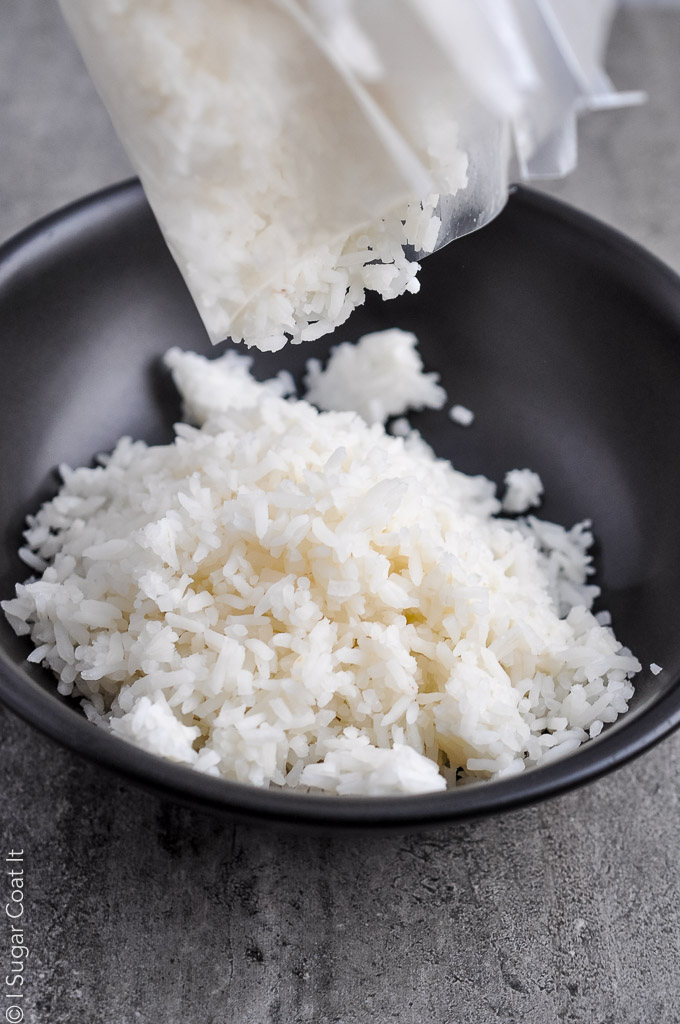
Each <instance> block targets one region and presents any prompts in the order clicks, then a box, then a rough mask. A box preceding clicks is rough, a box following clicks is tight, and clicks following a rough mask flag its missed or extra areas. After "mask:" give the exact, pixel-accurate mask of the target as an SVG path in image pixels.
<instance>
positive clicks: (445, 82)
mask: <svg viewBox="0 0 680 1024" xmlns="http://www.w3.org/2000/svg"><path fill="white" fill-rule="evenodd" d="M60 4H61V7H62V9H63V12H64V15H65V17H66V20H67V22H68V23H69V25H70V27H71V30H72V32H73V35H74V36H75V38H76V41H77V43H78V45H79V47H80V49H81V51H82V53H83V56H84V58H85V61H86V63H87V65H88V68H89V70H90V73H91V75H92V78H93V79H94V81H95V84H96V85H97V87H98V89H99V92H100V95H101V96H102V99H103V101H104V103H105V105H106V107H107V109H108V111H109V114H110V116H111V119H112V121H113V124H114V126H115V128H116V131H117V132H118V135H119V137H120V139H121V141H122V143H123V145H124V146H125V147H126V149H127V152H128V154H129V156H130V158H131V161H132V163H133V165H134V167H135V169H136V170H137V172H138V174H139V176H140V179H141V181H142V184H143V186H144V189H145V191H146V194H147V197H148V199H149V202H150V204H151V206H152V208H153V210H154V213H155V215H156V217H157V219H158V222H159V225H160V228H161V230H162V232H163V234H164V236H165V239H166V241H167V243H168V246H169V248H170V250H171V251H172V253H173V255H174V257H175V260H176V262H177V264H178V266H179V268H180V270H181V272H182V274H183V276H184V278H185V280H186V283H187V285H188V287H189V290H190V292H191V294H192V296H193V298H194V301H195V303H196V305H197V307H198V310H199V312H200V314H201V317H202V319H203V322H204V324H205V327H206V330H207V331H208V334H209V335H210V337H211V339H212V340H213V341H215V342H216V341H220V340H222V339H223V338H225V337H227V336H228V335H231V336H232V337H233V338H234V339H236V340H244V341H245V342H246V343H247V344H254V345H257V346H258V347H260V348H264V349H276V348H280V347H281V346H282V345H284V344H285V343H286V342H287V341H289V340H292V341H294V342H298V341H304V340H308V339H312V338H315V337H319V336H321V335H322V334H325V333H327V332H328V331H331V330H333V329H334V328H335V327H337V326H338V325H339V324H341V323H342V322H343V321H344V320H346V319H347V317H348V316H349V315H350V313H351V311H352V309H353V308H355V306H357V305H359V304H360V303H361V302H363V300H364V295H365V292H366V290H367V289H372V290H375V291H377V292H379V294H380V295H382V296H383V298H390V297H392V296H395V295H398V294H401V293H402V292H404V291H406V290H410V291H415V290H417V287H418V282H417V270H418V266H417V264H416V263H414V262H413V259H414V258H415V257H416V256H417V257H418V258H419V257H420V256H421V255H426V254H427V253H430V252H433V251H434V250H435V249H437V248H440V247H441V246H442V245H444V244H446V243H447V242H449V241H451V240H452V239H454V238H457V237H459V236H460V235H463V234H466V233H467V232H469V231H472V230H475V229H477V228H479V227H482V226H483V225H484V224H486V223H487V222H488V221H489V220H491V219H492V218H493V217H494V216H496V214H497V213H499V212H500V210H501V209H502V208H503V206H504V205H505V202H506V200H507V195H508V184H509V183H510V182H512V181H517V180H531V179H533V178H538V177H544V176H559V175H564V174H566V173H568V172H569V171H570V170H571V169H573V167H574V166H575V164H576V157H577V150H576V143H577V134H576V120H577V116H578V114H579V113H580V112H581V111H583V110H586V109H591V108H601V107H607V106H616V105H621V104H623V103H630V102H635V101H638V100H639V99H640V97H639V96H638V95H637V94H618V93H616V92H615V90H614V88H613V86H612V84H611V82H610V81H609V79H608V77H607V75H606V73H605V71H604V69H603V65H602V60H603V53H604V47H605V43H606V39H607V36H608V31H609V26H610V22H611V17H612V13H613V10H614V3H613V2H612V0H474V2H472V0H191V3H182V2H180V0H60Z"/></svg>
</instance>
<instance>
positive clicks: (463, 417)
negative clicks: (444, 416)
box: [449, 405, 475, 427]
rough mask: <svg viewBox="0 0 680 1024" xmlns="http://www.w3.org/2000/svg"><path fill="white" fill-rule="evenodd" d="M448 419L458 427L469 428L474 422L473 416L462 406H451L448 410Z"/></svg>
mask: <svg viewBox="0 0 680 1024" xmlns="http://www.w3.org/2000/svg"><path fill="white" fill-rule="evenodd" d="M449 418H450V419H451V420H453V422H454V423H457V424H458V425H459V426H460V427H471V426H472V424H473V423H474V421H475V414H474V413H473V411H472V409H467V408H466V407H465V406H464V405H452V406H451V408H450V409H449Z"/></svg>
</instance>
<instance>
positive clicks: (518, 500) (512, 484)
mask: <svg viewBox="0 0 680 1024" xmlns="http://www.w3.org/2000/svg"><path fill="white" fill-rule="evenodd" d="M542 495H543V482H542V480H541V478H540V476H539V475H538V473H534V472H533V470H531V469H511V470H509V472H507V473H506V474H505V494H504V495H503V511H504V512H509V513H511V514H515V515H517V514H519V513H522V512H526V511H527V510H528V509H530V508H535V507H536V506H537V505H540V504H541V497H542Z"/></svg>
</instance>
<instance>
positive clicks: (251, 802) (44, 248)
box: [0, 178, 680, 832]
mask: <svg viewBox="0 0 680 1024" xmlns="http://www.w3.org/2000/svg"><path fill="white" fill-rule="evenodd" d="M513 193H514V196H513V205H515V206H517V205H520V206H523V207H526V208H527V209H530V210H533V211H534V212H535V213H538V214H539V215H540V216H543V217H545V218H546V219H548V220H549V221H552V222H553V223H555V224H560V225H561V226H565V225H566V226H568V227H570V228H572V229H574V230H575V231H577V232H578V233H579V234H580V235H581V236H585V237H588V238H589V240H590V242H591V243H596V244H597V245H599V246H600V249H601V250H602V251H603V253H606V255H607V257H608V258H609V259H610V260H612V261H619V260H621V261H623V262H624V263H625V264H627V265H628V267H629V268H630V269H631V270H633V269H634V271H635V275H636V280H637V284H638V288H639V289H640V290H644V291H645V292H646V293H647V295H648V297H650V299H651V300H653V302H654V304H655V308H657V309H659V310H660V309H666V310H667V311H668V312H669V313H671V314H672V315H673V318H674V319H677V320H678V323H679V324H680V277H678V276H677V275H676V274H675V273H674V272H673V271H672V270H671V269H670V268H669V267H668V266H666V265H665V264H664V263H662V262H661V261H660V260H658V259H657V258H656V257H655V256H653V255H652V254H651V253H650V252H648V251H647V250H646V249H644V248H643V247H642V246H640V245H638V244H637V243H635V242H633V241H632V240H631V239H629V238H627V237H626V236H625V235H623V234H621V233H620V232H618V231H616V230H614V229H613V228H610V227H608V226H607V225H605V224H603V223H602V222H600V221H598V220H596V219H594V218H592V217H590V216H589V215H587V214H585V213H582V212H580V211H578V210H576V209H574V208H572V207H570V206H568V205H567V204H565V203H563V202H561V201H559V200H557V199H554V198H552V197H549V196H545V195H542V194H540V193H537V192H533V191H532V190H530V189H526V188H523V187H519V188H516V189H513ZM143 204H144V193H143V191H142V188H141V185H140V184H139V181H138V180H137V179H136V178H133V179H129V180H127V181H123V182H120V183H118V184H115V185H112V186H109V187H108V188H105V189H102V190H100V191H98V192H95V193H93V194H92V195H89V196H85V197H84V198H82V199H79V200H77V201H76V202H74V203H71V204H69V205H68V206H65V207H63V208H62V209H60V210H57V211H56V212H54V213H52V214H50V215H49V216H47V217H45V218H43V219H41V220H39V221H37V222H36V223H35V224H33V225H31V226H30V227H28V228H26V229H25V230H24V231H22V232H20V233H19V234H18V235H15V236H14V237H13V238H11V239H10V240H9V241H8V242H6V243H5V244H4V245H2V246H1V247H0V289H2V288H3V287H6V286H7V285H8V284H9V283H10V280H11V277H12V276H13V273H14V272H15V271H16V270H17V269H18V267H19V266H21V265H26V264H30V263H31V262H33V261H34V260H36V259H40V258H44V257H49V256H50V255H53V254H54V252H55V250H57V251H58V249H59V246H60V242H61V240H62V239H63V238H65V237H66V236H67V235H71V236H72V235H73V233H79V232H80V231H81V230H83V229H85V228H88V229H92V228H96V227H97V226H98V224H104V223H106V222H107V221H108V220H110V218H111V217H115V216H116V215H117V214H118V213H120V212H123V211H126V212H129V211H130V210H132V209H133V208H134V206H135V205H139V206H140V208H141V207H142V205H143ZM0 700H2V702H3V703H4V704H5V705H6V706H7V707H8V708H10V709H11V710H12V711H14V712H15V713H16V714H18V715H19V716H20V717H21V718H23V719H24V720H25V721H26V722H28V723H29V724H30V725H32V726H34V727H35V728H37V729H38V730H40V731H41V732H42V733H44V734H45V735H47V736H49V737H51V738H52V739H53V740H55V741H57V742H58V743H60V744H61V745H63V746H65V747H67V748H68V749H70V750H71V751H73V752H74V753H75V754H77V755H79V756H81V757H83V758H85V759H87V760H88V761H90V762H94V763H95V764H96V765H98V766H100V767H103V768H105V769H108V770H109V771H112V772H114V773H115V774H117V775H119V776H122V777H123V778H126V779H128V780H130V781H132V782H135V783H137V784H139V785H143V786H145V787H146V788H149V789H152V790H154V791H155V792H156V793H158V794H159V795H161V796H163V797H166V798H170V799H173V800H177V801H180V802H182V803H184V804H187V805H190V806H193V807H200V808H203V809H205V810H208V811H213V812H219V813H226V814H229V815H231V816H232V817H235V818H239V819H241V820H250V821H254V822H259V823H263V824H264V823H268V824H275V825H279V826H302V825H304V826H309V827H312V828H321V829H324V830H333V829H343V830H346V831H348V830H353V829H354V830H367V829H380V830H383V831H387V830H393V831H401V832H404V831H407V830H414V829H420V828H429V827H433V826H438V825H444V824H452V823H454V822H458V821H463V820H469V819H471V818H476V817H482V816H486V815H489V814H494V813H499V812H502V811H507V810H511V809H514V808H518V807H521V806H524V805H526V804H530V803H533V802H536V801H538V800H542V799H545V798H547V797H551V796H556V795H558V794H560V793H564V792H566V791H568V790H570V789H573V788H574V787H576V786H580V785H583V784H584V783H586V782H590V781H592V780H594V779H596V778H598V777H600V776H602V775H604V774H605V773H607V772H609V771H611V770H613V769H615V768H618V767H620V766H622V765H623V764H625V763H626V762H628V761H630V760H631V759H633V758H635V757H637V756H639V755H640V754H642V753H643V752H644V751H646V750H648V749H649V748H650V747H652V746H654V745H655V744H656V743H658V742H659V741H660V740H661V739H663V738H664V737H666V736H668V735H669V734H670V733H671V732H673V731H674V730H675V729H677V728H678V727H680V681H678V680H676V681H675V683H674V685H673V686H672V687H671V688H670V689H669V690H667V691H666V692H665V693H663V694H661V695H660V696H659V698H658V699H657V700H655V701H654V702H653V703H651V704H649V705H648V706H647V707H645V708H643V709H641V710H640V711H639V712H635V711H633V712H629V713H628V714H627V715H626V716H625V717H624V718H623V719H622V720H621V721H620V722H619V723H617V724H616V725H615V726H614V727H613V728H611V729H609V730H607V731H606V732H605V733H604V734H603V735H602V736H600V737H599V738H598V739H597V740H595V741H591V742H589V743H587V744H585V745H584V746H583V747H581V748H580V749H579V750H578V751H576V752H575V753H574V754H571V755H569V756H567V757H565V758H563V759H561V760H558V761H555V762H552V763H550V764H548V765H545V766H543V767H539V768H536V769H533V770H531V771H529V772H526V773H525V774H522V775H517V776H514V777H512V778H508V779H502V780H499V781H495V782H484V783H478V784H473V785H470V786H466V787H463V788H461V789H457V790H453V791H447V792H443V793H425V794H420V795H417V796H392V797H341V798H333V797H330V796H313V795H309V794H304V793H295V792H286V791H278V790H264V789H258V788H256V787H254V786H248V785H245V784H241V783H236V782H229V781H226V780H224V779H218V778H214V777H211V776H207V775H203V774H202V773H200V772H196V771H194V770H193V769H191V768H188V767H185V766H182V765H179V764H175V763H173V762H170V761H165V760H163V759H162V758H160V757H157V756H155V755H152V754H148V753H146V752H145V751H143V750H141V749H139V748H137V747H135V746H133V745H132V744H130V743H127V742H125V741H124V740H121V739H119V738H118V737H116V736H113V735H111V734H110V733H107V732H104V731H103V730H101V729H98V728H96V727H94V726H93V725H92V724H91V723H90V722H88V721H87V720H86V719H85V718H84V717H81V716H80V715H78V714H75V713H74V710H73V709H72V708H70V707H68V706H66V705H65V704H63V703H61V702H59V701H58V700H56V699H55V697H54V696H52V695H51V694H50V693H48V692H46V691H45V690H44V689H43V688H42V687H41V686H40V685H39V684H38V683H37V682H36V681H35V680H34V679H33V678H32V677H31V676H30V675H29V674H28V672H27V671H26V670H25V669H24V668H19V669H17V667H16V666H15V665H14V664H13V663H12V662H11V661H10V660H9V658H8V657H7V655H6V654H5V652H4V651H2V650H0Z"/></svg>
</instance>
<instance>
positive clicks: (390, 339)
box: [304, 327, 446, 423]
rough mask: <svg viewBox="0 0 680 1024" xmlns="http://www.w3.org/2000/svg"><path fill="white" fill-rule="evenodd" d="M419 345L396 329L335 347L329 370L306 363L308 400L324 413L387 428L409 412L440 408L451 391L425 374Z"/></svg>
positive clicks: (312, 361)
mask: <svg viewBox="0 0 680 1024" xmlns="http://www.w3.org/2000/svg"><path fill="white" fill-rule="evenodd" d="M417 344H418V339H417V338H416V336H415V334H411V333H410V331H400V330H399V329H398V328H397V327H392V328H390V329H389V330H387V331H375V332H374V333H373V334H364V336H363V337H362V338H359V340H358V342H356V344H354V343H352V342H349V341H345V342H343V343H342V344H341V345H336V346H335V347H334V348H332V349H331V355H330V359H329V360H328V364H327V366H326V367H325V369H323V368H322V366H321V363H320V362H319V360H318V359H309V360H307V373H306V375H305V379H304V384H305V388H306V394H305V398H306V400H307V401H308V402H311V403H312V405H315V406H316V407H317V408H318V409H322V410H324V411H331V410H335V411H338V410H339V411H347V410H352V411H353V412H358V413H359V415H360V416H361V418H362V419H363V420H365V422H366V423H385V422H386V421H387V419H388V418H389V417H390V416H400V415H401V414H402V413H404V412H406V411H407V410H408V409H441V408H442V406H443V405H444V403H445V402H446V392H445V391H444V388H443V387H441V385H440V384H438V383H437V381H438V380H439V374H437V373H423V361H422V359H421V358H420V355H419V353H418V351H417Z"/></svg>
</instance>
